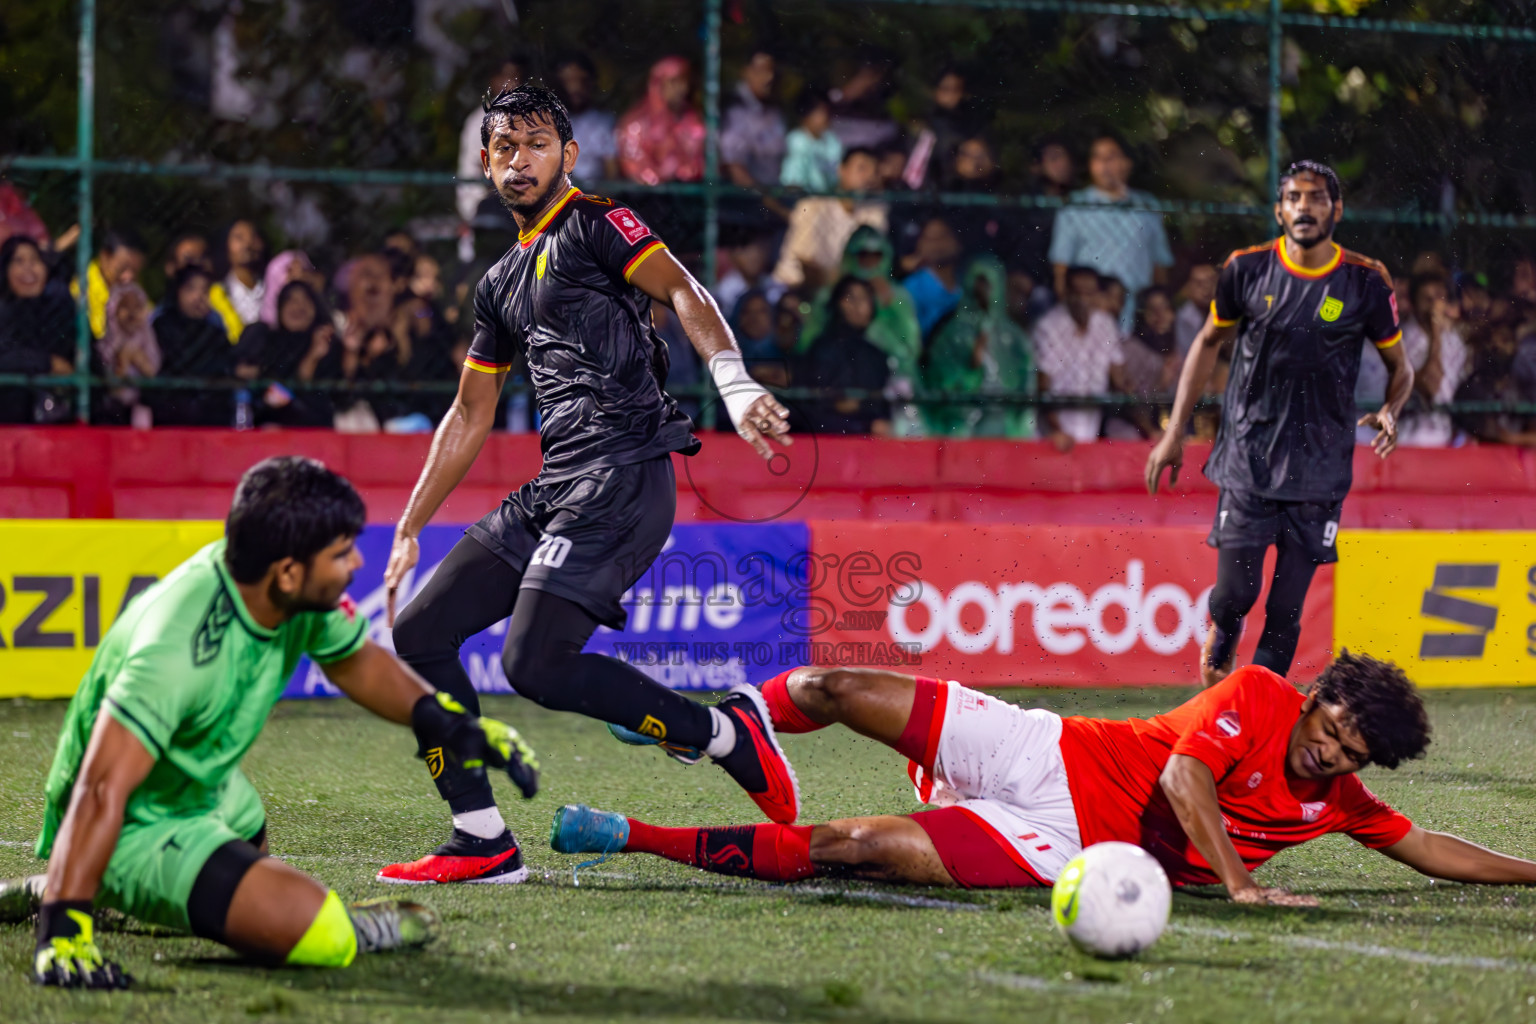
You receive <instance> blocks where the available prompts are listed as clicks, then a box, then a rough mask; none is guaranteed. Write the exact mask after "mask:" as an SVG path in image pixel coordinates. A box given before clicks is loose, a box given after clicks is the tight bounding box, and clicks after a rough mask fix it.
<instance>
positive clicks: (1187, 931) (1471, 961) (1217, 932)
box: [1169, 924, 1536, 974]
mask: <svg viewBox="0 0 1536 1024" xmlns="http://www.w3.org/2000/svg"><path fill="white" fill-rule="evenodd" d="M1169 931H1175V932H1179V933H1181V934H1183V935H1196V936H1202V937H1205V938H1210V939H1223V940H1226V941H1229V942H1240V941H1245V940H1254V939H1264V940H1266V941H1269V942H1276V943H1279V944H1280V945H1282V946H1291V947H1294V948H1296V949H1317V950H1327V951H1330V952H1335V953H1353V954H1355V955H1356V956H1368V957H1376V958H1380V959H1383V960H1399V961H1402V962H1403V963H1410V964H1423V965H1425V966H1428V967H1465V968H1469V969H1471V970H1478V971H1510V972H1513V973H1516V974H1532V973H1536V963H1530V962H1526V961H1522V960H1510V959H1508V958H1505V957H1494V956H1449V955H1445V954H1441V953H1424V952H1421V951H1419V950H1416V949H1398V948H1397V947H1395V946H1378V945H1375V944H1371V943H1364V942H1337V941H1334V940H1333V939H1314V938H1312V937H1310V936H1307V935H1258V934H1250V933H1248V932H1234V931H1228V930H1226V929H1225V928H1201V927H1198V926H1194V925H1183V924H1174V925H1169Z"/></svg>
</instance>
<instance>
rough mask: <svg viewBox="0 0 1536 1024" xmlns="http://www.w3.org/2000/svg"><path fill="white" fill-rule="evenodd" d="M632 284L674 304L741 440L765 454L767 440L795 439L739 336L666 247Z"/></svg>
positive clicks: (784, 413)
mask: <svg viewBox="0 0 1536 1024" xmlns="http://www.w3.org/2000/svg"><path fill="white" fill-rule="evenodd" d="M630 284H632V285H634V286H635V287H636V288H639V289H640V290H641V291H643V292H645V294H647V295H649V296H650V297H651V298H652V299H654V300H656V301H657V302H660V303H661V304H662V305H664V306H667V307H669V308H671V310H672V311H673V312H674V313H676V314H677V320H678V323H680V324H682V325H683V332H684V333H685V334H687V335H688V340H689V341H691V342H692V343H693V347H694V350H695V351H696V352H698V353H699V358H700V359H702V360H703V361H704V365H706V366H708V367H709V373H710V376H711V377H712V378H714V381H715V387H717V388H719V390H720V400H721V401H722V402H724V403H725V411H726V412H727V413H728V414H729V415H730V417H731V425H732V426H734V427H735V428H736V433H738V434H740V435H741V437H742V440H744V441H746V442H747V443H748V444H750V445H751V446H752V447H753V448H755V449H756V450H757V454H759V455H761V456H762V457H763V458H765V459H770V458H772V457H773V450H772V449H771V448H769V447H768V442H769V441H770V440H771V441H774V442H776V443H778V444H783V445H787V444H791V443H793V439H792V438H791V437H790V436H789V410H788V409H786V408H784V406H783V405H782V404H781V403H780V402H779V400H778V399H777V398H774V397H773V396H772V395H770V394H769V393H768V389H767V388H765V387H763V386H762V385H761V384H759V383H758V382H757V381H755V380H753V379H752V375H751V374H749V373H748V372H747V367H746V363H744V362H743V361H742V358H741V350H740V349H738V348H737V347H736V339H735V338H734V337H732V336H731V329H730V327H728V326H727V325H726V322H725V317H723V316H721V315H720V307H719V306H717V305H715V300H714V298H713V297H712V296H711V295H710V294H709V292H708V291H706V290H705V289H704V286H703V285H701V284H699V282H698V281H696V280H695V279H694V277H693V275H692V274H690V273H688V271H687V269H686V268H684V266H683V265H682V264H681V263H679V262H677V260H675V259H673V258H672V254H671V253H670V252H667V251H666V250H662V251H659V252H657V253H656V254H655V255H654V256H652V257H651V258H650V259H648V260H646V261H645V262H644V263H642V264H640V266H639V268H638V269H636V271H635V273H634V276H633V277H631V278H630Z"/></svg>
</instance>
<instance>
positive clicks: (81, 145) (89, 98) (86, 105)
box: [75, 0, 96, 423]
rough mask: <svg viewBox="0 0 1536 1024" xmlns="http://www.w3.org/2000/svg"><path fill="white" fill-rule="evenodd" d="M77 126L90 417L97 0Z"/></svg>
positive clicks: (87, 6) (81, 391) (78, 338)
mask: <svg viewBox="0 0 1536 1024" xmlns="http://www.w3.org/2000/svg"><path fill="white" fill-rule="evenodd" d="M78 104H79V111H78V117H77V121H76V128H75V134H76V139H75V154H76V160H77V161H78V167H77V173H78V174H79V179H78V181H77V187H78V189H79V193H78V199H79V209H78V216H79V223H80V237H79V238H78V239H77V240H76V241H75V280H76V281H78V282H79V284H80V307H79V310H78V311H77V312H76V314H75V402H76V403H77V408H76V409H75V416H76V417H77V418H78V419H79V421H80V422H81V423H89V422H90V420H91V277H90V267H91V254H92V248H93V246H94V244H95V243H94V241H93V240H92V237H91V235H92V231H91V222H92V220H93V219H94V218H95V213H94V211H93V209H92V201H91V188H92V184H93V179H94V174H93V173H92V171H93V167H92V161H94V160H95V158H96V146H95V136H96V0H80V95H79V98H78Z"/></svg>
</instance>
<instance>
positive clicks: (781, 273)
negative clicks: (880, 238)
mask: <svg viewBox="0 0 1536 1024" xmlns="http://www.w3.org/2000/svg"><path fill="white" fill-rule="evenodd" d="M878 173H879V162H878V161H877V160H876V158H875V154H874V153H873V152H872V151H870V150H868V149H860V148H857V147H856V148H854V149H850V150H848V151H847V152H845V153H844V154H843V160H842V163H840V164H839V165H838V168H837V187H838V191H840V192H868V191H869V190H870V189H872V188H874V186H875V184H876V181H877V180H878V179H877V175H878ZM888 214H889V211H888V210H887V208H886V206H885V204H884V203H866V202H859V201H856V200H853V199H840V198H836V197H831V196H808V197H806V198H805V199H802V200H800V201H799V202H798V203H796V204H795V208H794V210H793V211H792V212H791V213H790V215H789V231H788V233H787V234H786V235H785V237H784V245H783V248H781V249H780V250H779V262H778V266H776V267H774V269H773V276H774V277H775V278H776V279H778V281H779V282H780V283H781V284H783V285H785V286H787V287H790V288H795V287H799V286H800V285H805V286H806V288H807V289H812V290H814V289H816V288H819V287H821V286H823V285H825V284H830V283H831V281H832V280H833V278H834V277H835V276H836V272H837V269H838V266H839V264H841V262H842V259H843V248H844V247H845V246H846V245H847V244H848V239H849V238H852V237H853V232H854V229H855V228H857V227H858V226H859V225H861V224H867V225H869V226H870V227H872V228H874V229H875V230H876V231H879V232H880V233H881V234H882V235H883V234H885V230H886V219H887V216H888Z"/></svg>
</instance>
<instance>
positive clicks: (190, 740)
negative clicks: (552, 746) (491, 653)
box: [0, 457, 538, 988]
mask: <svg viewBox="0 0 1536 1024" xmlns="http://www.w3.org/2000/svg"><path fill="white" fill-rule="evenodd" d="M363 517H364V509H363V502H362V499H361V498H359V497H358V495H357V492H356V491H354V490H353V489H352V485H351V484H349V483H348V482H347V481H346V480H345V479H343V478H342V477H340V476H338V475H337V474H335V473H333V472H331V471H330V470H328V469H326V468H325V467H324V466H322V465H321V464H320V463H318V462H315V461H313V460H310V459H303V458H294V457H284V458H274V459H267V460H266V461H264V462H261V463H258V464H257V465H255V466H253V467H252V468H251V469H250V470H249V471H248V472H247V473H246V474H245V476H244V478H242V479H241V481H240V485H239V487H238V488H237V489H236V491H235V497H234V502H233V504H232V506H231V507H230V511H229V518H228V519H227V520H226V522H225V531H224V533H225V535H224V539H223V540H220V541H216V542H214V543H213V544H210V545H208V546H207V547H205V548H203V549H202V550H201V551H199V552H198V553H197V554H195V555H193V556H192V557H191V558H190V559H188V560H187V561H186V562H185V563H183V564H182V565H181V566H180V567H178V568H177V569H176V570H175V571H174V572H172V573H171V574H170V575H169V576H167V577H166V578H165V579H164V580H162V581H160V582H159V583H157V584H155V585H154V586H153V587H151V588H150V589H148V590H146V591H145V592H144V593H143V594H141V595H140V596H139V597H138V598H136V599H135V600H134V602H133V603H132V604H131V605H129V607H128V609H127V610H126V611H125V612H124V613H123V615H122V616H121V617H120V618H119V619H118V621H117V622H116V623H115V624H114V625H113V626H112V628H111V629H110V630H109V631H108V632H107V635H106V637H105V639H104V640H103V641H102V644H101V646H100V648H99V649H98V650H97V652H96V657H95V659H94V660H93V661H92V662H91V667H90V670H89V671H88V672H87V673H86V676H85V678H84V679H83V680H82V681H81V684H80V688H79V690H78V691H77V692H76V694H75V697H74V700H73V701H72V702H71V703H70V706H69V711H68V714H67V716H66V718H65V721H64V728H63V730H62V732H61V734H60V736H59V745H58V750H57V752H56V754H55V756H54V760H53V768H52V770H51V771H50V772H49V775H48V784H47V794H46V806H45V814H44V822H43V831H42V835H41V837H40V838H39V839H38V842H37V853H38V856H40V857H46V858H47V859H48V873H47V876H46V881H42V880H40V879H31V880H28V881H27V882H22V883H9V884H6V883H0V911H3V912H6V913H8V914H9V915H10V916H15V915H16V914H17V913H18V911H25V912H31V911H33V910H35V911H36V913H37V915H38V920H37V951H36V956H35V958H34V961H33V970H34V978H35V980H36V981H37V982H39V983H40V984H43V985H59V986H65V987H81V988H123V987H126V986H127V984H128V981H129V978H128V975H127V974H125V973H124V972H123V970H122V969H121V968H120V967H119V966H118V965H117V964H115V963H112V962H111V961H109V960H107V959H105V958H104V956H103V955H102V952H101V950H100V949H99V948H98V947H97V945H96V941H95V937H94V934H93V918H92V907H93V905H94V906H102V907H111V908H113V909H116V910H119V911H121V912H123V913H125V914H128V915H130V916H132V917H135V918H138V919H140V920H142V921H146V922H149V923H151V924H156V925H162V926H166V927H170V928H174V929H177V930H180V931H184V932H190V933H192V934H194V935H199V936H202V937H204V938H209V939H213V940H215V941H218V942H221V943H223V944H224V945H226V946H229V947H231V948H233V949H235V950H237V951H239V952H241V953H243V954H246V955H247V956H250V957H252V958H255V959H258V960H261V961H266V962H269V963H288V964H305V965H312V966H319V967H344V966H346V965H347V964H350V963H351V962H352V959H353V958H354V957H355V956H356V955H357V954H358V953H361V952H375V951H381V950H387V949H399V948H408V947H413V946H419V945H422V944H424V943H425V942H427V941H428V940H430V939H431V937H432V935H433V933H434V931H435V929H436V924H437V922H436V918H435V917H434V916H433V914H432V912H431V911H430V910H428V909H427V908H426V907H423V906H420V905H419V904H414V903H407V902H403V901H396V900H371V901H366V902H364V903H360V904H353V905H351V906H346V905H344V904H343V903H342V901H341V899H340V898H339V897H338V896H337V895H336V893H335V892H334V891H332V890H330V889H329V888H327V887H326V885H325V884H324V883H322V882H318V881H316V880H315V879H313V878H311V877H309V876H308V875H306V874H304V873H303V872H301V871H298V870H297V869H295V868H293V867H291V866H289V865H288V864H285V863H283V862H282V861H281V860H277V859H275V858H272V857H268V856H267V855H266V850H267V843H266V815H265V812H264V810H263V808H262V804H261V799H260V797H258V796H257V795H256V790H255V789H254V788H253V787H252V785H251V783H250V782H249V781H247V779H246V777H245V776H244V775H243V774H242V773H241V771H240V761H241V759H242V758H243V757H244V756H245V753H246V751H247V750H249V749H250V747H251V744H253V743H254V742H255V741H256V737H257V736H258V735H260V733H261V729H262V726H263V725H264V724H265V722H266V720H267V715H268V713H269V712H270V711H271V710H272V706H273V705H274V704H275V703H276V702H277V700H278V698H279V697H280V696H281V695H282V692H283V688H284V685H285V684H286V682H287V680H288V678H289V676H291V675H292V673H293V670H294V667H295V665H296V664H297V663H298V660H299V658H300V657H301V656H302V655H308V656H309V657H310V658H311V659H312V660H313V661H314V662H316V663H317V664H318V665H320V666H321V668H322V669H323V670H324V671H325V674H326V676H327V677H328V678H329V679H330V680H331V682H333V683H334V684H335V685H336V686H337V687H339V688H340V689H341V690H342V691H343V692H344V693H346V695H347V696H348V697H350V698H352V700H354V701H356V702H357V703H358V704H361V705H362V706H363V707H365V708H367V709H368V710H370V711H372V712H374V713H375V714H377V715H379V716H381V717H383V718H387V719H389V720H390V721H392V722H399V723H402V724H409V725H411V727H412V728H413V729H414V730H415V733H416V737H417V740H418V742H419V744H420V754H421V756H424V757H427V758H428V759H429V761H436V762H438V763H441V760H442V759H447V760H448V761H449V762H450V763H455V764H457V765H460V766H462V767H464V768H467V769H469V770H470V771H484V770H485V768H487V767H494V768H504V769H506V771H507V773H508V774H509V775H510V776H511V777H512V780H513V782H515V783H516V784H517V786H518V787H519V789H521V790H522V793H523V795H524V796H532V795H533V794H534V792H535V791H536V790H537V788H538V776H537V768H538V765H537V763H536V762H535V760H534V757H533V752H532V751H531V750H529V749H528V747H527V746H526V745H525V744H524V743H523V742H522V739H521V738H520V737H519V736H518V735H517V733H516V732H514V731H513V730H512V729H511V728H509V727H508V726H506V725H504V724H502V723H500V722H495V721H492V720H490V719H486V718H476V717H474V716H472V715H470V714H468V713H466V712H465V711H464V709H463V708H462V707H460V706H459V705H458V704H456V703H454V702H453V701H452V700H450V699H446V695H443V694H438V693H436V692H434V691H433V690H432V688H431V687H430V686H428V685H427V684H426V683H425V682H423V681H422V679H421V678H420V677H419V676H417V675H416V673H414V672H413V671H411V670H410V669H409V668H407V667H406V666H405V665H404V664H403V663H401V662H399V661H397V660H396V659H395V657H394V656H393V655H391V654H390V653H388V652H387V651H385V650H383V649H382V648H380V647H377V646H375V645H374V644H373V643H371V642H370V641H369V640H368V623H367V620H366V619H363V618H358V617H357V616H356V615H355V612H354V610H353V608H352V605H351V602H350V601H349V600H347V599H346V597H345V592H346V589H347V586H348V584H349V583H351V581H352V574H353V573H354V572H355V571H356V570H357V568H358V567H359V566H360V565H361V564H362V557H361V556H360V555H359V554H358V551H357V548H356V546H355V543H354V542H355V540H356V537H357V535H358V533H359V532H360V531H361V530H362V528H363ZM39 900H40V905H39Z"/></svg>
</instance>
